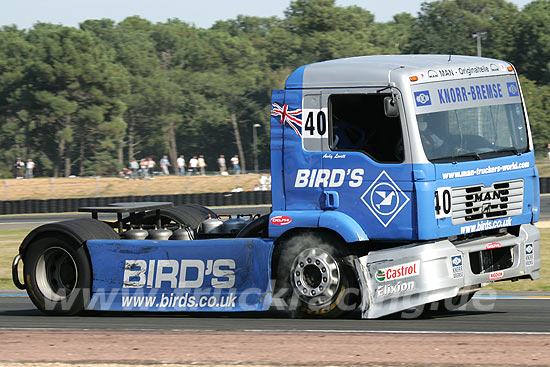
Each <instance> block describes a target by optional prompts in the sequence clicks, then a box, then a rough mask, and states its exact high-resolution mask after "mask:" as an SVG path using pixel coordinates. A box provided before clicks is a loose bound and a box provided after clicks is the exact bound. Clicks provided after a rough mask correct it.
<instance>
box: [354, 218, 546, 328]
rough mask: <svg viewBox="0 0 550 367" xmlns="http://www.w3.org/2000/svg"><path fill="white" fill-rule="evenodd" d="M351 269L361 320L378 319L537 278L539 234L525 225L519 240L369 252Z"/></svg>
mask: <svg viewBox="0 0 550 367" xmlns="http://www.w3.org/2000/svg"><path fill="white" fill-rule="evenodd" d="M354 264H355V268H356V270H357V273H358V275H359V280H360V283H361V288H362V289H361V294H362V302H361V310H362V316H363V317H364V318H377V317H381V316H384V315H388V314H392V313H395V312H400V311H404V310H407V309H409V308H412V307H416V306H420V305H423V304H427V303H431V302H435V301H439V300H443V299H447V298H452V297H455V296H457V295H458V294H460V293H461V291H464V290H468V289H472V288H476V287H477V286H480V285H485V284H487V283H491V282H495V281H500V280H511V279H518V278H531V279H533V280H534V279H538V278H540V274H539V271H540V267H541V260H540V232H539V230H538V229H537V228H536V227H535V226H534V225H532V224H523V225H521V227H520V231H519V235H518V236H514V235H511V234H504V235H501V236H493V237H484V238H479V239H475V240H469V241H463V242H461V243H459V244H453V243H451V242H450V241H448V240H440V241H434V242H422V243H413V244H409V245H405V246H400V247H396V248H391V249H386V250H380V251H372V252H370V253H369V254H368V255H366V256H363V257H360V258H358V259H356V260H355V263H354Z"/></svg>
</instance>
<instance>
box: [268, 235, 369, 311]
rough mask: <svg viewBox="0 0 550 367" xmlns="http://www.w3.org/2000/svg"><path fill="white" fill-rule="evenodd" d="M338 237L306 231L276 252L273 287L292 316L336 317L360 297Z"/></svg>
mask: <svg viewBox="0 0 550 367" xmlns="http://www.w3.org/2000/svg"><path fill="white" fill-rule="evenodd" d="M344 245H345V244H344V243H343V241H342V240H340V239H339V238H338V237H336V236H334V235H331V234H326V233H307V234H300V235H297V236H294V237H292V238H290V239H288V240H287V241H285V242H284V243H282V244H281V245H280V246H279V248H278V249H277V252H276V255H275V256H276V257H275V264H274V266H275V268H276V274H277V281H276V291H275V293H276V294H277V295H282V297H283V299H284V300H285V302H286V304H287V305H288V307H289V311H291V312H292V314H294V315H295V316H307V315H317V316H325V317H339V316H342V315H344V314H346V313H349V312H352V311H353V310H355V309H356V308H357V306H358V302H359V300H360V296H359V288H358V285H357V280H356V278H355V276H354V272H353V269H351V268H350V266H349V265H347V264H346V263H345V260H344V258H345V257H346V256H347V255H349V254H348V252H347V251H346V249H345V247H344Z"/></svg>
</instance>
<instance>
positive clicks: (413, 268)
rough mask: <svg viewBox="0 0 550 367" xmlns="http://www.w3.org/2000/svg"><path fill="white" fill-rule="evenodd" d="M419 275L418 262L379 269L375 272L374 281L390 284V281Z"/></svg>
mask: <svg viewBox="0 0 550 367" xmlns="http://www.w3.org/2000/svg"><path fill="white" fill-rule="evenodd" d="M419 274H420V261H415V262H411V263H407V264H401V265H396V266H392V267H390V268H385V269H379V270H378V271H377V272H376V280H377V281H379V282H390V281H392V280H399V279H405V278H409V277H413V276H416V275H419Z"/></svg>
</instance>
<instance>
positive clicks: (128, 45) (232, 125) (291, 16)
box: [0, 0, 550, 177]
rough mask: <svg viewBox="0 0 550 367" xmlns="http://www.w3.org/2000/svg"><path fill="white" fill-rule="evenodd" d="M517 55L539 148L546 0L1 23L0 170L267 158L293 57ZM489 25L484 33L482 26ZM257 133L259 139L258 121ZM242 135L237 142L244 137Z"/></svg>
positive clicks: (76, 170)
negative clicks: (275, 92) (165, 158)
mask: <svg viewBox="0 0 550 367" xmlns="http://www.w3.org/2000/svg"><path fill="white" fill-rule="evenodd" d="M476 32H480V34H483V35H484V38H483V39H482V52H483V56H487V57H494V58H499V59H504V60H508V61H511V62H512V63H514V65H515V66H516V68H517V70H518V72H519V73H520V75H521V81H522V86H523V91H524V95H525V98H526V103H527V108H528V111H529V114H530V120H531V125H532V129H533V134H534V140H535V145H536V150H537V153H538V154H543V153H544V152H546V144H547V143H548V142H550V124H549V123H550V117H549V114H548V112H549V111H550V86H549V85H550V62H549V61H548V60H550V0H534V1H532V2H531V3H529V4H528V5H526V6H525V7H524V8H523V9H522V10H519V9H518V8H517V7H516V6H515V5H514V4H513V3H510V2H508V1H505V0H440V1H434V2H425V3H423V4H422V6H421V10H420V12H419V13H418V14H417V15H416V16H413V15H411V14H408V13H399V14H396V15H395V16H394V17H393V20H391V21H389V22H376V21H375V20H374V16H373V14H372V13H370V12H369V11H367V10H365V9H363V8H360V7H357V6H349V7H340V6H336V5H335V0H295V1H291V2H290V4H289V7H288V8H287V9H286V11H285V12H284V17H283V18H278V17H267V18H263V17H251V16H244V15H242V16H238V17H237V18H236V19H231V20H226V21H218V22H216V23H215V24H214V25H213V26H212V27H210V28H209V29H202V28H197V27H195V26H193V25H190V24H187V23H185V22H182V21H180V20H178V19H170V20H167V21H166V22H163V23H152V22H150V21H148V20H145V19H143V18H140V17H137V16H133V17H128V18H126V19H125V20H123V21H121V22H119V23H116V22H114V21H113V20H110V19H100V20H86V21H84V22H83V23H81V24H80V26H79V28H74V27H65V26H62V25H54V24H49V23H37V24H35V25H34V26H33V27H32V28H31V29H18V28H17V27H16V26H3V27H2V28H1V29H0V125H1V130H0V161H1V162H3V164H1V165H0V175H1V176H3V177H10V176H11V175H12V166H13V162H14V161H15V159H16V158H17V157H21V158H23V159H26V158H27V157H31V158H33V159H34V160H35V161H36V162H37V167H36V169H35V174H37V175H42V176H69V175H79V176H83V175H110V174H115V173H116V172H117V171H118V170H120V169H121V168H122V167H124V166H127V164H128V161H129V160H130V159H131V158H132V157H135V158H138V159H139V158H140V157H148V156H152V157H155V158H156V159H158V158H159V157H161V156H162V155H163V154H168V155H169V158H170V161H171V162H173V167H175V164H174V163H175V162H176V158H177V157H178V156H179V154H184V155H185V156H186V158H187V159H189V158H191V156H193V155H198V154H204V155H205V157H206V159H207V162H208V163H209V164H210V166H215V165H216V160H215V159H216V157H217V156H218V155H219V154H225V155H226V156H232V155H233V154H239V156H240V157H241V163H242V166H245V167H243V168H245V169H246V165H247V163H248V167H249V168H250V166H251V162H252V157H253V155H254V153H257V154H258V156H259V162H260V168H268V166H269V110H270V92H271V90H272V89H275V88H281V87H282V86H283V85H284V80H285V79H286V77H287V76H288V74H290V72H292V71H293V70H294V69H295V68H297V67H299V66H301V65H304V64H308V63H312V62H317V61H322V60H329V59H334V58H341V57H350V56H358V55H374V54H404V53H414V54H416V53H437V54H463V55H476V53H477V49H476V40H475V39H473V38H472V34H473V33H476ZM481 32H483V33H481ZM254 124H260V125H261V127H260V128H257V136H258V139H257V142H258V144H257V145H256V146H254V144H253V143H254V142H253V138H252V137H253V129H256V128H253V125H254ZM237 142H239V143H240V144H238V143H237Z"/></svg>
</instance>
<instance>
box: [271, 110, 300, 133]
mask: <svg viewBox="0 0 550 367" xmlns="http://www.w3.org/2000/svg"><path fill="white" fill-rule="evenodd" d="M301 114H302V109H301V108H299V109H297V110H293V111H289V110H288V105H287V104H285V105H284V106H283V107H281V106H280V105H279V104H278V103H273V105H272V106H271V116H281V119H280V120H279V122H280V123H281V124H284V123H285V122H286V123H287V124H288V126H290V127H291V128H292V129H293V130H294V131H295V132H296V134H298V136H299V137H300V138H301V137H302V119H301V118H298V117H297V116H298V115H301Z"/></svg>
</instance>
